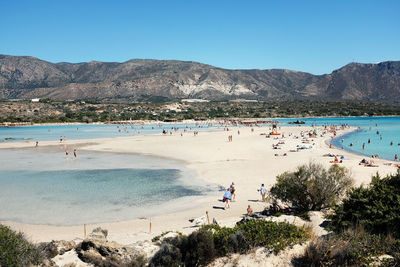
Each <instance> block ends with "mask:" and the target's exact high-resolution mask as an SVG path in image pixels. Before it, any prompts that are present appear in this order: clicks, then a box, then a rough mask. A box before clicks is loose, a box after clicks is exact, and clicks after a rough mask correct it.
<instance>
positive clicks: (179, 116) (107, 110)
mask: <svg viewBox="0 0 400 267" xmlns="http://www.w3.org/2000/svg"><path fill="white" fill-rule="evenodd" d="M0 114H1V115H0V123H2V122H33V123H46V122H107V121H123V120H160V121H162V120H184V119H199V120H204V119H216V118H234V117H235V118H279V117H296V118H298V117H316V116H382V115H400V105H398V104H385V103H371V102H324V101H281V102H279V101H274V102H261V101H260V102H229V101H228V102H218V101H213V102H206V103H183V102H180V101H179V100H177V101H175V102H154V101H153V102H140V103H137V102H132V103H118V102H107V101H89V100H85V101H53V100H50V99H41V100H40V102H39V103H32V102H30V101H17V102H13V101H0Z"/></svg>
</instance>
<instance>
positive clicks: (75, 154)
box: [74, 149, 77, 158]
mask: <svg viewBox="0 0 400 267" xmlns="http://www.w3.org/2000/svg"><path fill="white" fill-rule="evenodd" d="M76 156H77V153H76V149H74V158H76Z"/></svg>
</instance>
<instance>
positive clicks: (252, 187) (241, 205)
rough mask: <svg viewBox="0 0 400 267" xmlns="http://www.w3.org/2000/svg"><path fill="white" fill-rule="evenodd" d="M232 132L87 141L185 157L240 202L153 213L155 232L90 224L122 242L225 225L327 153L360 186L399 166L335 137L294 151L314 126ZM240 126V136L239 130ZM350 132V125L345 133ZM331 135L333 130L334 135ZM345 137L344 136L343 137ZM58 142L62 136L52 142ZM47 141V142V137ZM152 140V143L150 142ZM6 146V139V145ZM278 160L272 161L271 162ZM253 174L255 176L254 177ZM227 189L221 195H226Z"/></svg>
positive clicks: (50, 229) (102, 148)
mask: <svg viewBox="0 0 400 267" xmlns="http://www.w3.org/2000/svg"><path fill="white" fill-rule="evenodd" d="M231 128H232V129H231V130H230V131H229V132H226V131H223V130H222V129H220V131H204V132H200V134H199V136H195V137H194V136H192V135H190V134H187V135H184V136H183V137H181V136H178V135H172V136H162V135H148V136H130V137H117V138H106V139H97V140H96V142H93V139H91V140H90V141H91V144H90V145H88V146H85V148H84V150H90V151H99V152H112V153H143V154H144V155H150V156H166V155H167V156H166V157H167V158H168V159H173V160H179V161H180V160H182V161H184V162H185V163H184V164H185V165H186V166H187V167H188V168H190V169H193V170H194V171H196V173H197V177H198V178H199V179H202V180H204V181H206V182H208V183H215V184H218V185H222V186H225V187H226V186H228V185H229V184H230V183H231V182H232V181H234V182H235V184H236V185H237V201H236V202H233V203H232V208H231V209H228V210H221V209H220V208H215V207H221V206H223V205H221V203H220V202H218V201H217V199H219V198H220V197H218V198H216V197H215V196H201V197H200V199H198V200H196V201H195V202H196V203H195V204H198V205H194V206H196V207H190V208H189V209H188V210H182V211H177V212H169V213H168V211H166V213H165V214H161V215H157V216H154V217H152V224H153V232H152V233H149V226H148V223H149V221H148V219H146V220H143V219H140V218H137V219H134V220H128V221H118V222H109V223H99V224H90V225H88V228H89V232H90V229H93V228H96V227H98V226H100V227H102V228H105V229H108V230H109V233H110V234H109V236H110V240H114V241H117V242H119V243H122V244H129V243H132V242H135V241H138V240H147V239H150V238H151V237H153V236H155V235H157V234H160V233H161V232H164V231H168V230H172V231H180V232H183V233H187V232H190V231H193V230H195V229H196V228H193V225H192V224H191V223H189V222H188V219H190V218H198V217H200V216H202V215H204V214H205V212H206V211H208V212H209V214H210V220H212V218H216V220H217V221H218V222H219V223H221V224H222V225H230V224H232V223H234V221H236V220H237V219H238V218H239V217H240V216H241V215H242V214H244V213H245V209H246V207H247V205H251V206H252V207H253V209H254V210H255V211H259V210H261V209H263V208H264V207H265V206H266V205H267V204H266V203H263V202H261V201H258V200H259V199H260V196H259V194H258V193H257V192H256V189H257V188H258V187H259V185H260V184H261V183H265V184H266V186H267V188H269V187H270V186H271V185H272V184H274V182H275V179H276V175H278V174H280V173H283V172H284V171H292V170H294V169H295V168H296V167H297V166H299V165H300V164H305V163H308V162H310V161H315V162H318V163H322V164H323V165H324V166H327V167H328V166H330V163H329V158H326V157H324V156H323V155H324V154H327V153H333V154H339V153H340V154H344V155H345V157H346V158H349V160H346V161H344V162H343V164H342V165H343V166H346V167H348V168H349V169H350V170H351V171H352V173H353V174H354V179H355V180H356V185H359V184H363V183H364V184H365V183H369V182H370V179H371V175H373V174H375V172H376V171H378V170H379V171H380V173H381V175H385V174H388V173H392V172H394V171H395V169H394V168H393V167H391V166H385V165H383V161H386V160H376V161H377V163H379V164H380V167H379V168H367V167H364V166H359V165H358V162H359V161H360V156H359V155H355V154H352V153H350V152H347V151H342V150H340V149H338V148H333V149H329V146H327V145H326V144H325V140H326V139H329V138H330V137H327V136H325V137H318V138H314V140H313V141H312V142H313V143H314V144H315V145H313V148H312V149H306V150H304V151H300V152H293V153H292V152H288V149H290V148H293V147H295V145H296V144H299V143H300V144H301V143H302V142H301V138H299V139H293V138H290V137H289V136H288V135H287V133H288V132H291V133H292V134H293V135H299V134H300V132H301V131H307V130H311V129H313V128H312V127H309V126H301V127H292V126H282V128H281V130H280V131H281V132H282V133H285V136H286V138H285V139H281V138H280V139H273V138H265V136H262V135H261V134H262V133H263V132H268V127H255V128H254V132H252V131H250V128H251V127H246V126H241V127H234V126H233V127H231ZM317 128H322V127H317ZM239 129H240V135H238V134H236V131H237V130H239ZM345 132H347V131H346V130H345V131H344V132H343V133H342V131H340V132H339V134H340V135H342V134H344V133H345ZM228 135H233V142H227V136H228ZM328 135H329V134H328ZM338 137H339V136H338ZM281 140H283V141H284V142H286V144H284V145H282V149H281V150H273V149H272V147H271V144H273V143H277V142H278V141H281ZM48 142H52V143H53V144H54V145H57V141H48ZM85 142H86V144H87V142H88V140H68V144H72V143H73V144H84V143H85ZM41 143H45V141H42V142H41ZM3 144H4V143H3ZM16 144H18V143H7V145H10V146H14V147H20V148H21V147H27V146H28V145H29V146H30V147H31V145H32V144H26V143H22V144H21V143H19V144H20V145H17V146H15V145H16ZM150 144H151V145H150ZM1 147H4V145H2V144H0V148H1ZM284 152H285V153H287V154H288V156H281V155H279V156H275V154H282V153H284ZM271 163H272V164H271ZM250 177H251V178H250ZM222 194H223V193H221V197H222ZM2 223H5V224H6V225H9V226H11V227H12V228H13V229H16V230H21V231H23V232H25V233H26V234H27V235H28V237H30V238H31V239H32V240H33V241H35V242H40V241H50V240H52V239H56V240H57V239H58V240H59V239H64V240H73V239H75V238H79V237H80V238H82V237H83V230H82V229H83V226H82V225H76V226H49V225H31V224H22V223H16V222H9V221H8V222H2Z"/></svg>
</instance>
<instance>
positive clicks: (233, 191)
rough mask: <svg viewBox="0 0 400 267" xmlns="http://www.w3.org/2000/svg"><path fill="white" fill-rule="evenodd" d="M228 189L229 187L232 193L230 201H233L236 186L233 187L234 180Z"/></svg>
mask: <svg viewBox="0 0 400 267" xmlns="http://www.w3.org/2000/svg"><path fill="white" fill-rule="evenodd" d="M230 189H231V195H232V201H235V200H236V193H235V192H236V187H235V183H234V182H232V184H231V186H230Z"/></svg>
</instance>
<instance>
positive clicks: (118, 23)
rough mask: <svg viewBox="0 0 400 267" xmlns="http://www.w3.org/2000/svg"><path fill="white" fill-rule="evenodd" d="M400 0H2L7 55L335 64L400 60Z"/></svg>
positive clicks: (303, 67)
mask: <svg viewBox="0 0 400 267" xmlns="http://www.w3.org/2000/svg"><path fill="white" fill-rule="evenodd" d="M399 14H400V1H378V0H377V1H369V0H363V1H361V0H360V1H351V0H345V1H342V0H335V1H333V0H332V1H323V0H319V1H312V0H308V1H307V0H303V1H301V0H291V1H289V0H287V1H284V0H274V1H267V0H264V1H261V0H260V1H235V0H230V1H227V0H213V1H209V0H201V1H190V0H186V1H184V0H182V1H167V0H164V1H162V0H160V1H151V0H149V1H145V0H143V1H118V0H113V1H111V0H110V1H102V0H96V1H95V0H93V1H90V0H86V1H85V0H79V1H78V0H69V1H57V0H53V1H42V0H29V1H18V0H1V2H0V54H9V55H29V56H35V57H38V58H40V59H43V60H48V61H51V62H60V61H67V62H83V61H90V60H99V61H118V62H122V61H126V60H129V59H132V58H153V59H177V60H189V61H198V62H202V63H207V64H211V65H214V66H217V67H222V68H229V69H252V68H259V69H271V68H286V69H292V70H300V71H306V72H311V73H314V74H323V73H330V72H331V71H333V70H334V69H337V68H339V67H341V66H343V65H345V64H347V63H349V62H352V61H355V62H363V63H375V62H380V61H386V60H400V15H399Z"/></svg>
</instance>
